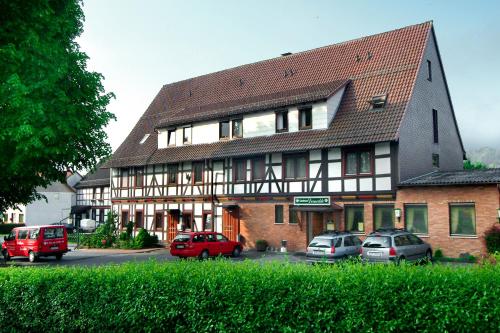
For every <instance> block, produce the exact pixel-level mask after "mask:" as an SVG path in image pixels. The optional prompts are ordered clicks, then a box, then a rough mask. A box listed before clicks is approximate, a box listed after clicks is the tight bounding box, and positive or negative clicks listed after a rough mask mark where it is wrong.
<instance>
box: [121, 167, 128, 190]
mask: <svg viewBox="0 0 500 333" xmlns="http://www.w3.org/2000/svg"><path fill="white" fill-rule="evenodd" d="M121 179H122V187H128V171H127V170H122V178H121Z"/></svg>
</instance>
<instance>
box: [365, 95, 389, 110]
mask: <svg viewBox="0 0 500 333" xmlns="http://www.w3.org/2000/svg"><path fill="white" fill-rule="evenodd" d="M386 102H387V94H384V95H376V96H373V97H372V99H371V100H369V101H368V103H370V104H371V106H372V107H371V108H372V110H381V109H383V108H384V107H385V104H386Z"/></svg>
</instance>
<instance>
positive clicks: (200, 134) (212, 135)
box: [192, 121, 219, 144]
mask: <svg viewBox="0 0 500 333" xmlns="http://www.w3.org/2000/svg"><path fill="white" fill-rule="evenodd" d="M192 131H193V133H192V141H193V144H200V143H211V142H217V141H219V122H216V121H212V122H206V123H200V124H195V125H193V129H192Z"/></svg>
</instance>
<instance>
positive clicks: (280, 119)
mask: <svg viewBox="0 0 500 333" xmlns="http://www.w3.org/2000/svg"><path fill="white" fill-rule="evenodd" d="M283 132H288V110H282V111H278V112H276V133H283Z"/></svg>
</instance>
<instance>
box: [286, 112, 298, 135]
mask: <svg viewBox="0 0 500 333" xmlns="http://www.w3.org/2000/svg"><path fill="white" fill-rule="evenodd" d="M298 130H299V110H298V109H297V108H296V107H293V108H290V109H288V131H289V132H297V131H298Z"/></svg>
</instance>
